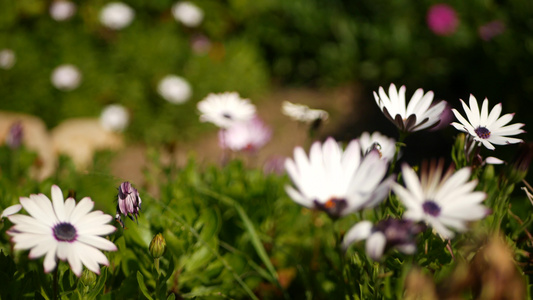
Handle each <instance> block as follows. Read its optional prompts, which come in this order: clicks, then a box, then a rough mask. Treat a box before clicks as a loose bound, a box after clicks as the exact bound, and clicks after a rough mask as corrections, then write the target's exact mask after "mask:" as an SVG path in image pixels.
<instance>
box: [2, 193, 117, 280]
mask: <svg viewBox="0 0 533 300" xmlns="http://www.w3.org/2000/svg"><path fill="white" fill-rule="evenodd" d="M20 204H21V205H22V206H23V207H24V209H25V210H26V211H27V212H28V213H29V214H30V216H27V215H21V214H17V215H11V216H9V217H8V218H9V220H10V221H11V222H12V223H13V224H15V225H14V226H13V227H11V229H9V230H8V231H7V233H8V234H9V235H11V236H12V241H13V242H14V243H15V249H17V250H27V249H31V250H30V254H29V257H30V258H32V259H33V258H38V257H41V256H43V255H44V256H45V257H44V271H45V272H47V273H48V272H50V271H52V270H53V269H55V267H56V264H57V258H59V259H61V260H63V261H65V260H67V261H68V263H69V265H70V268H71V269H72V272H74V274H76V276H78V277H79V276H80V275H81V273H82V269H83V265H85V267H87V269H89V270H91V271H92V272H94V273H97V274H99V273H100V266H99V264H100V265H109V261H108V260H107V258H106V256H105V255H104V254H103V253H102V252H101V251H100V250H106V251H116V250H117V247H116V246H115V244H113V243H112V242H111V241H109V240H107V239H105V238H103V237H101V236H103V235H107V234H110V233H112V232H114V231H115V230H116V228H115V227H114V226H111V225H109V224H107V223H108V222H109V221H111V220H112V219H113V217H111V216H110V215H106V214H104V213H103V212H102V211H92V212H91V210H92V209H93V207H94V202H93V201H92V200H91V199H90V198H88V197H85V198H83V199H81V200H80V201H79V202H78V203H76V201H75V200H74V199H73V198H68V199H67V200H65V201H63V194H62V192H61V189H60V188H59V187H58V186H56V185H54V186H52V201H50V199H49V198H48V197H46V196H45V195H43V194H38V195H30V197H29V198H27V197H21V198H20Z"/></svg>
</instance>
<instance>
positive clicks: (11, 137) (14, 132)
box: [6, 121, 24, 149]
mask: <svg viewBox="0 0 533 300" xmlns="http://www.w3.org/2000/svg"><path fill="white" fill-rule="evenodd" d="M23 136H24V128H23V127H22V123H21V122H20V121H18V122H15V123H13V125H11V127H10V128H9V133H8V134H7V137H6V144H7V145H8V146H9V148H11V149H17V148H18V147H20V145H21V144H22V137H23Z"/></svg>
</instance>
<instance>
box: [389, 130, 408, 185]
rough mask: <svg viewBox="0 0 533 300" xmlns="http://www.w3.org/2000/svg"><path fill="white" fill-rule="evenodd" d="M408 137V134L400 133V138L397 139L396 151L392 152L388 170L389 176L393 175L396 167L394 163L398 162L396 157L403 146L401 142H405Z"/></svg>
mask: <svg viewBox="0 0 533 300" xmlns="http://www.w3.org/2000/svg"><path fill="white" fill-rule="evenodd" d="M408 135H409V132H405V131H400V136H399V137H398V141H397V142H396V151H395V152H394V157H393V158H392V162H391V165H390V169H389V175H391V174H392V173H394V168H395V167H396V163H397V162H398V157H399V156H400V150H401V149H402V146H405V144H404V143H403V141H405V138H406V137H407V136H408Z"/></svg>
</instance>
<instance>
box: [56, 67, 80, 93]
mask: <svg viewBox="0 0 533 300" xmlns="http://www.w3.org/2000/svg"><path fill="white" fill-rule="evenodd" d="M81 79H82V75H81V72H80V70H79V69H78V68H77V67H76V66H74V65H70V64H66V65H60V66H59V67H57V68H55V69H54V70H53V71H52V76H51V77H50V80H51V81H52V84H53V85H54V86H55V87H56V88H57V89H58V90H62V91H72V90H74V89H76V88H77V87H78V86H79V85H80V83H81Z"/></svg>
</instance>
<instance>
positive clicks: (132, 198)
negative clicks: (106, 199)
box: [115, 181, 142, 228]
mask: <svg viewBox="0 0 533 300" xmlns="http://www.w3.org/2000/svg"><path fill="white" fill-rule="evenodd" d="M117 197H118V201H117V214H116V216H115V220H117V221H118V222H119V223H120V225H122V227H123V228H124V222H123V221H122V219H121V218H120V215H121V214H122V215H124V216H127V217H128V218H130V219H131V220H132V221H134V220H135V221H137V218H138V217H139V212H140V211H141V203H142V201H141V196H140V195H139V192H138V191H137V189H136V188H134V187H133V186H132V185H131V183H129V182H128V181H125V182H123V183H121V184H120V186H119V188H118V196H117Z"/></svg>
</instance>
